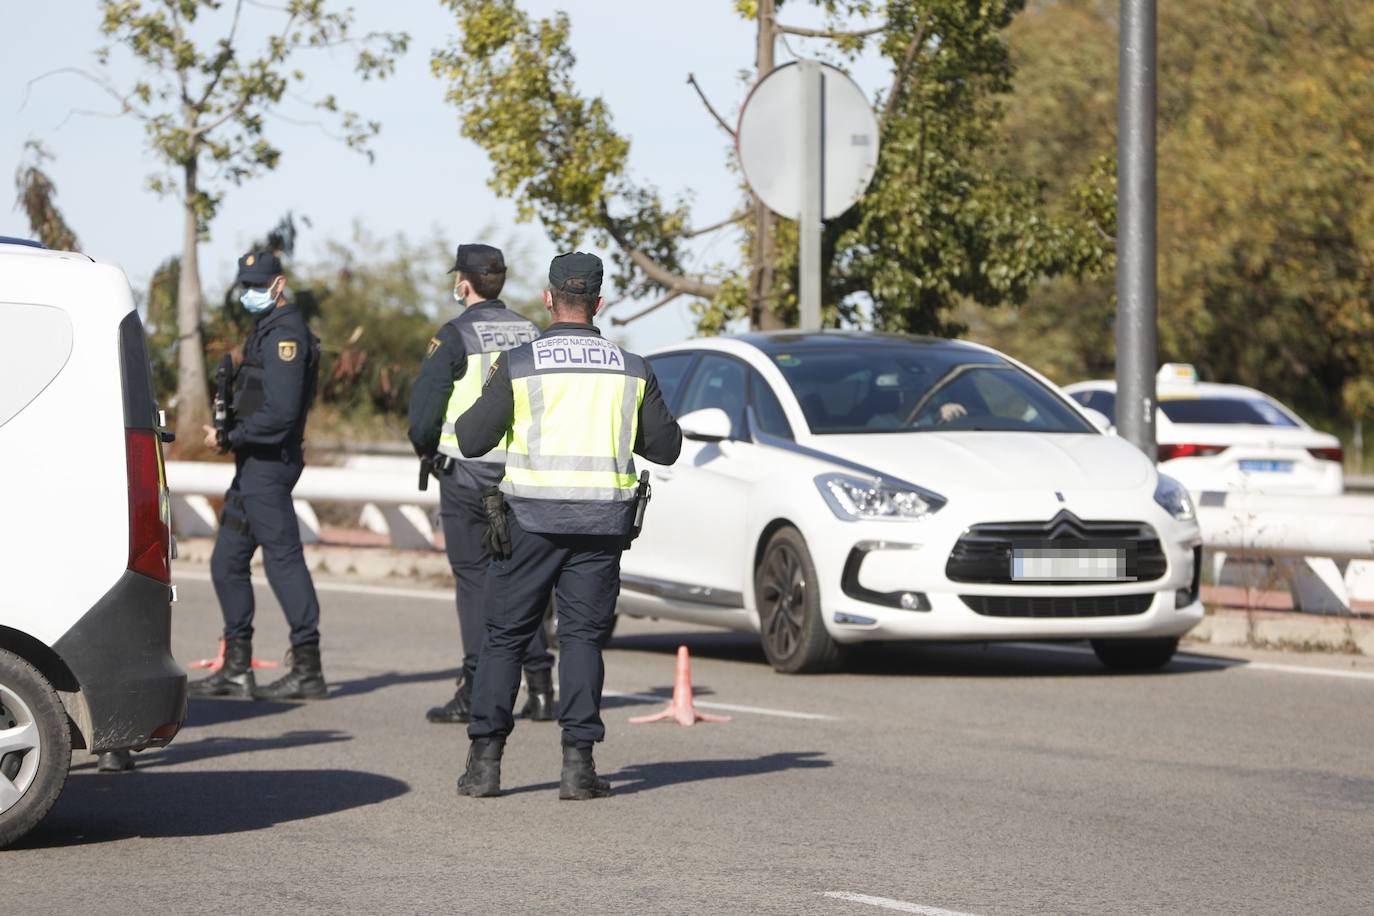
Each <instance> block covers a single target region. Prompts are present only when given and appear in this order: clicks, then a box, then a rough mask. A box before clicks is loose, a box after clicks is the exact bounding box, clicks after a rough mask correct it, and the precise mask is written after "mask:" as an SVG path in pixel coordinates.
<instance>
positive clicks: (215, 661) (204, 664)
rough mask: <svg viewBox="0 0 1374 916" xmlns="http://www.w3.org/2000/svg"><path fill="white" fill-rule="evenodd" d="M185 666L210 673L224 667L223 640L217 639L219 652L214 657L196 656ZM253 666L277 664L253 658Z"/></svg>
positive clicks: (272, 665)
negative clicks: (202, 669)
mask: <svg viewBox="0 0 1374 916" xmlns="http://www.w3.org/2000/svg"><path fill="white" fill-rule="evenodd" d="M186 667H187V668H205V669H206V670H208V671H209V672H210V673H211V674H214V673H215V672H216V671H218V670H219V669H221V668H223V667H224V640H223V639H221V640H220V641H219V654H218V655H216V656H215V657H214V658H198V659H196V660H195V661H193V662H187V664H186ZM253 667H254V668H276V667H278V665H277V662H269V661H266V660H265V659H261V658H255V659H253Z"/></svg>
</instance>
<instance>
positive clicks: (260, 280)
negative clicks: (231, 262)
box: [238, 251, 286, 286]
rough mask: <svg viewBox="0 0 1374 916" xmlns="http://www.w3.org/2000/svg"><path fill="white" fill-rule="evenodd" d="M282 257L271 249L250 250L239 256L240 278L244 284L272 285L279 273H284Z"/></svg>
mask: <svg viewBox="0 0 1374 916" xmlns="http://www.w3.org/2000/svg"><path fill="white" fill-rule="evenodd" d="M284 273H286V271H285V270H284V269H282V266H281V258H279V257H277V256H276V255H275V254H273V253H272V252H270V251H250V252H248V253H247V254H246V255H244V256H243V257H241V258H239V280H238V282H239V283H241V284H243V285H244V286H271V285H272V281H273V280H274V279H276V277H277V275H278V274H284Z"/></svg>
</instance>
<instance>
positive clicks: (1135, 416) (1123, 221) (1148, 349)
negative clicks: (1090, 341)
mask: <svg viewBox="0 0 1374 916" xmlns="http://www.w3.org/2000/svg"><path fill="white" fill-rule="evenodd" d="M1117 74H1118V80H1117V86H1118V89H1117V113H1116V117H1117V176H1116V177H1117V181H1116V195H1117V196H1116V220H1117V223H1116V225H1117V229H1116V303H1117V305H1116V391H1117V397H1116V428H1117V430H1118V432H1119V433H1120V435H1121V436H1122V437H1123V438H1125V439H1126V440H1127V441H1129V442H1130V443H1131V444H1132V445H1134V446H1136V447H1137V448H1139V449H1140V450H1141V451H1143V452H1144V453H1145V454H1147V455H1149V456H1150V457H1151V458H1154V457H1155V454H1156V451H1155V449H1156V446H1155V370H1156V363H1157V362H1158V359H1159V329H1158V326H1157V319H1156V311H1155V310H1156V302H1155V0H1121V37H1120V48H1119V63H1118V71H1117Z"/></svg>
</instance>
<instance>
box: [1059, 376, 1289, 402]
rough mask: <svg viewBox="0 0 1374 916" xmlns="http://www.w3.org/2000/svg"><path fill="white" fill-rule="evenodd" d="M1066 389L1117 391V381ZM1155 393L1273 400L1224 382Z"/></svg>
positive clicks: (1163, 387) (1165, 388) (1171, 387)
mask: <svg viewBox="0 0 1374 916" xmlns="http://www.w3.org/2000/svg"><path fill="white" fill-rule="evenodd" d="M1064 387H1065V388H1066V389H1073V390H1075V391H1111V392H1115V391H1116V382H1115V381H1113V380H1111V379H1093V380H1091V381H1087V382H1074V383H1073V384H1071V385H1065V386H1064ZM1155 394H1156V396H1158V397H1159V398H1160V399H1170V398H1177V399H1182V398H1196V397H1208V398H1235V399H1240V398H1253V397H1261V398H1265V399H1267V400H1273V398H1272V397H1271V396H1270V395H1267V394H1265V393H1264V392H1263V391H1258V390H1256V389H1254V388H1249V387H1247V386H1245V385H1228V384H1226V383H1224V382H1197V383H1195V384H1192V385H1156V386H1155Z"/></svg>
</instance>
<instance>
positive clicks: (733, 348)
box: [650, 330, 1005, 358]
mask: <svg viewBox="0 0 1374 916" xmlns="http://www.w3.org/2000/svg"><path fill="white" fill-rule="evenodd" d="M893 345H898V346H920V347H930V348H932V349H938V350H944V351H951V350H952V351H963V352H967V353H991V354H993V355H995V356H999V357H1003V358H1005V357H1004V356H1003V354H1000V353H998V352H997V351H996V350H993V349H991V348H989V347H985V346H982V345H981V344H976V343H970V342H968V341H963V340H951V339H949V338H945V337H926V336H921V335H917V334H891V333H887V332H884V331H855V330H824V331H750V332H748V333H744V334H722V335H720V336H717V337H696V338H692V339H690V340H684V341H680V342H678V343H674V344H670V345H668V346H665V347H659V348H656V349H655V350H654V351H653V353H652V354H650V355H654V354H658V353H671V352H674V351H682V350H700V349H709V350H724V351H727V352H734V353H737V354H742V353H746V352H752V351H757V352H760V353H763V354H765V355H766V356H776V355H779V354H784V353H786V354H796V353H804V352H806V351H808V350H811V351H815V350H828V349H832V348H836V347H841V348H843V349H845V350H858V351H860V352H862V351H864V350H865V349H868V348H872V349H878V348H889V347H892V346H893Z"/></svg>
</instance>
